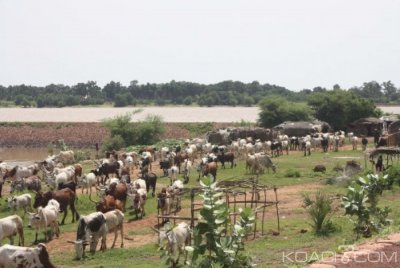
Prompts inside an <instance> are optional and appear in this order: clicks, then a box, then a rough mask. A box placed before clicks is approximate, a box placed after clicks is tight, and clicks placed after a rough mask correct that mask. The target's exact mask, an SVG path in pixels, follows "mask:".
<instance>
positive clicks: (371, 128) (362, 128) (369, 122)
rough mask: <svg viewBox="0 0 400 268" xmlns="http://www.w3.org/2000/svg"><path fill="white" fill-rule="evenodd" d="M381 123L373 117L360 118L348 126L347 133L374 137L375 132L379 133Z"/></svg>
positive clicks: (381, 126)
mask: <svg viewBox="0 0 400 268" xmlns="http://www.w3.org/2000/svg"><path fill="white" fill-rule="evenodd" d="M382 128H383V121H382V120H380V119H379V118H375V117H366V118H360V119H358V120H356V121H354V122H353V123H350V124H349V126H348V131H349V132H353V133H354V135H356V136H369V137H371V136H374V135H375V133H376V132H378V133H381V132H382Z"/></svg>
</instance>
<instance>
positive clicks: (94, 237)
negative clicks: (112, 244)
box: [67, 212, 108, 260]
mask: <svg viewBox="0 0 400 268" xmlns="http://www.w3.org/2000/svg"><path fill="white" fill-rule="evenodd" d="M106 222H107V221H106V217H105V216H104V214H103V213H101V212H93V213H91V214H89V215H87V216H82V217H81V219H80V220H79V223H78V229H77V231H76V240H75V241H70V240H68V241H67V242H69V243H72V244H74V245H75V253H76V258H77V259H78V260H79V259H81V258H82V257H83V256H84V255H85V248H86V246H87V245H90V252H91V253H92V254H94V253H95V252H96V247H97V243H98V241H99V239H100V238H101V247H100V249H101V250H105V249H106V238H107V232H108V230H107V223H106Z"/></svg>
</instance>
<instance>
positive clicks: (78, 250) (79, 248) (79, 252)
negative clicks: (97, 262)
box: [67, 240, 89, 260]
mask: <svg viewBox="0 0 400 268" xmlns="http://www.w3.org/2000/svg"><path fill="white" fill-rule="evenodd" d="M67 242H68V243H71V244H74V247H75V254H76V259H77V260H80V259H82V258H83V257H84V255H85V246H87V245H88V244H89V243H87V242H86V241H83V240H77V241H71V240H67Z"/></svg>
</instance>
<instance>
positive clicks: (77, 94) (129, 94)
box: [0, 80, 400, 107]
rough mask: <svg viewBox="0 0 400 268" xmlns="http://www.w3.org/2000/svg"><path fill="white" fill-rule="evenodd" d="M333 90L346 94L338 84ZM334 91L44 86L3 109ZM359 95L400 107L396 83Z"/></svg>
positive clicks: (251, 86) (203, 101)
mask: <svg viewBox="0 0 400 268" xmlns="http://www.w3.org/2000/svg"><path fill="white" fill-rule="evenodd" d="M333 89H340V86H339V85H334V86H333ZM327 91H329V90H328V89H326V88H322V87H315V88H313V89H303V90H301V91H298V92H296V91H291V90H289V89H287V88H285V87H281V86H278V85H271V84H260V83H259V82H257V81H254V82H251V83H243V82H239V81H223V82H220V83H216V84H209V85H205V84H199V83H191V82H177V81H171V82H169V83H161V84H154V83H146V84H139V83H138V81H136V80H135V81H132V82H131V83H130V84H129V86H125V85H122V84H121V83H119V82H114V81H111V82H110V83H108V84H106V85H105V86H104V87H100V86H98V85H97V84H96V82H94V81H89V82H87V83H78V84H76V85H73V86H67V85H61V84H57V85H56V84H50V85H47V86H44V87H38V86H29V85H14V86H8V87H5V86H0V106H5V105H10V104H15V105H17V106H23V107H30V106H36V107H64V106H76V105H83V106H86V105H101V104H104V103H112V104H113V105H114V106H115V107H123V106H129V105H133V106H135V105H160V106H162V105H193V104H195V105H199V106H214V105H228V106H237V105H240V106H252V105H256V104H258V103H259V102H260V101H261V99H263V98H264V97H266V96H281V97H283V98H285V99H286V100H288V101H292V102H306V101H307V100H308V99H309V98H310V96H312V95H315V94H316V93H323V92H327ZM348 91H349V92H352V93H354V94H355V95H357V96H360V97H363V98H366V99H369V100H371V101H373V102H374V103H398V102H399V101H400V88H396V86H395V85H394V84H393V83H392V82H391V81H388V82H384V83H382V84H379V83H377V82H375V81H371V82H367V83H364V84H363V85H362V86H360V87H353V88H350V89H348Z"/></svg>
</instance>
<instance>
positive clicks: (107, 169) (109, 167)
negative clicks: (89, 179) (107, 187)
mask: <svg viewBox="0 0 400 268" xmlns="http://www.w3.org/2000/svg"><path fill="white" fill-rule="evenodd" d="M119 167H120V166H119V163H118V162H113V163H104V164H102V165H101V166H100V167H99V168H97V169H96V170H92V172H93V173H94V174H95V175H96V177H97V176H102V175H104V176H105V179H106V180H107V179H108V178H109V176H108V175H109V174H115V176H117V178H119V172H118V170H119ZM102 184H104V181H103V179H102Z"/></svg>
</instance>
